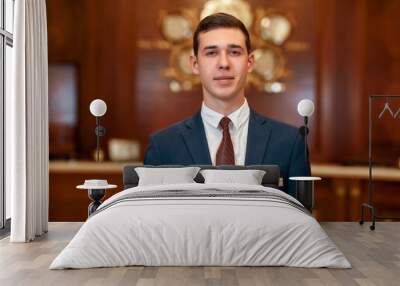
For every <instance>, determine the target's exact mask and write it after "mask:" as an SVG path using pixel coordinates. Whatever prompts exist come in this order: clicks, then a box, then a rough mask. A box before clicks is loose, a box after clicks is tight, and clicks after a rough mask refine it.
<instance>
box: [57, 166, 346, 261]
mask: <svg viewBox="0 0 400 286" xmlns="http://www.w3.org/2000/svg"><path fill="white" fill-rule="evenodd" d="M181 167H182V168H187V167H186V166H185V167H183V166H163V168H164V169H160V167H159V166H157V167H156V168H154V170H152V172H154V171H160V170H162V173H163V174H165V173H167V172H168V171H169V170H174V169H179V168H181ZM152 168H153V167H152V166H140V167H138V166H126V167H125V168H124V171H123V180H124V191H122V192H119V193H117V194H115V195H114V196H112V197H110V198H109V199H107V200H106V201H105V202H103V204H102V205H101V206H100V207H99V208H98V210H97V211H96V212H95V213H94V214H93V215H91V216H90V217H89V218H88V220H87V221H86V222H85V223H84V225H83V226H82V227H81V229H80V230H79V231H78V233H77V234H76V235H75V237H74V238H73V239H72V240H71V242H70V243H69V244H68V245H67V246H66V247H65V248H64V250H62V252H61V253H60V254H59V255H58V256H57V257H56V258H55V259H54V261H53V262H52V264H51V265H50V269H65V268H92V267H117V266H129V265H144V266H292V267H330V268H350V267H351V265H350V263H349V262H348V260H347V259H346V258H345V256H344V255H343V253H342V252H341V251H340V250H339V249H338V248H337V247H336V245H335V244H334V242H333V241H331V240H330V238H329V237H328V236H327V234H326V233H325V232H324V230H323V229H322V228H321V226H320V225H319V223H318V222H317V221H316V220H315V219H314V218H313V217H312V216H311V214H310V212H309V211H308V210H307V209H306V208H304V206H303V205H302V204H301V203H300V202H299V201H297V200H296V199H294V198H292V197H291V196H289V195H287V194H286V193H284V192H282V191H280V190H279V189H278V183H279V168H278V167H277V166H272V165H271V166H265V165H263V166H246V167H244V166H219V167H212V166H196V168H198V170H201V172H197V174H196V175H193V176H192V179H193V178H194V181H193V180H192V181H191V182H189V181H188V182H184V183H182V182H180V181H179V183H176V182H175V181H173V180H172V181H171V180H170V178H169V177H170V176H169V175H168V176H165V177H164V178H163V179H162V181H160V182H167V181H168V180H170V181H169V182H167V183H155V184H151V185H141V184H140V182H145V181H146V178H145V177H144V176H142V175H140V174H139V173H140V172H139V171H143V170H145V171H146V172H149V170H150V169H152ZM215 169H217V172H215V171H212V170H215ZM210 170H211V171H210ZM219 170H225V171H223V172H226V171H228V170H237V171H240V172H237V173H234V174H235V176H234V177H232V173H233V172H230V173H229V171H228V172H227V173H229V174H230V176H231V177H230V179H231V180H232V182H230V181H229V182H224V183H220V182H218V179H220V177H221V176H220V174H224V173H221V172H220V173H218V171H219ZM249 170H253V171H249ZM256 171H257V172H262V173H258V176H259V183H260V184H258V185H256V184H253V183H252V184H250V182H246V183H242V182H241V183H238V182H237V180H238V178H239V177H240V175H238V174H243V173H244V172H250V173H254V172H256ZM210 173H211V174H213V175H214V177H210V176H209V174H210ZM138 174H139V175H138ZM151 174H154V173H151ZM215 174H218V176H217V177H216V176H215ZM206 175H207V176H206ZM151 176H153V175H151ZM139 177H140V180H139ZM222 177H223V176H222ZM210 178H211V179H210ZM151 179H153V178H151ZM212 179H217V180H216V181H215V180H214V181H213V180H212Z"/></svg>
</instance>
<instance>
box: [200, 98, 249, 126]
mask: <svg viewBox="0 0 400 286" xmlns="http://www.w3.org/2000/svg"><path fill="white" fill-rule="evenodd" d="M249 115H250V108H249V104H248V103H247V100H246V98H245V99H244V102H243V104H242V105H241V106H240V107H239V108H238V109H236V110H235V111H234V112H232V113H231V114H229V115H228V117H229V119H230V120H231V121H232V124H233V127H234V128H236V129H237V128H239V127H240V126H242V124H243V123H245V122H246V121H247V120H248V119H249ZM201 117H202V118H203V120H204V121H205V122H207V123H208V124H210V125H211V126H212V127H214V128H218V126H219V122H220V121H221V119H222V118H223V117H224V115H223V114H221V113H218V112H216V111H215V110H212V109H211V108H209V107H208V106H207V105H205V103H204V101H203V104H202V106H201Z"/></svg>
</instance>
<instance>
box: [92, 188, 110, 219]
mask: <svg viewBox="0 0 400 286" xmlns="http://www.w3.org/2000/svg"><path fill="white" fill-rule="evenodd" d="M105 194H106V190H105V189H90V190H88V196H89V199H91V200H92V202H91V203H90V205H89V206H88V216H90V215H91V214H92V213H94V212H95V211H96V210H97V208H98V207H99V206H100V205H101V200H102V199H103V198H104V195H105Z"/></svg>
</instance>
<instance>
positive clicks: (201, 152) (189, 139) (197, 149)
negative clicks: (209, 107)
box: [182, 111, 212, 165]
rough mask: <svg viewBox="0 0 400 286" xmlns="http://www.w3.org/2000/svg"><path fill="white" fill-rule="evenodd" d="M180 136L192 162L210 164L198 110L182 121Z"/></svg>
mask: <svg viewBox="0 0 400 286" xmlns="http://www.w3.org/2000/svg"><path fill="white" fill-rule="evenodd" d="M182 136H183V138H184V140H185V143H186V147H187V149H188V150H189V153H190V155H191V156H192V158H193V161H194V164H199V165H212V162H211V158H210V152H209V150H208V143H207V138H206V133H205V131H204V125H203V120H202V118H201V113H200V111H199V112H197V113H196V114H195V115H193V117H192V118H190V119H189V120H187V121H186V122H185V123H184V130H183V132H182Z"/></svg>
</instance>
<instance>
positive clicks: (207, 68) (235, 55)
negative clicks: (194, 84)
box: [191, 28, 254, 100]
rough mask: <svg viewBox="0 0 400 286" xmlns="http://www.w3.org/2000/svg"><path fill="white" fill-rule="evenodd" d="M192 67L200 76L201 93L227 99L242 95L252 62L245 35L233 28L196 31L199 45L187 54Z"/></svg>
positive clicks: (252, 58)
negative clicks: (192, 52)
mask: <svg viewBox="0 0 400 286" xmlns="http://www.w3.org/2000/svg"><path fill="white" fill-rule="evenodd" d="M191 65H192V71H193V73H194V74H197V75H199V76H200V80H201V83H202V84H203V96H204V97H213V98H214V99H218V100H230V99H232V98H234V97H236V96H244V87H245V84H246V77H247V73H248V72H250V71H251V70H252V68H253V65H254V56H253V55H252V54H250V55H249V54H248V52H247V49H246V43H245V36H244V35H243V33H242V31H240V30H239V29H236V28H218V29H214V30H210V31H208V32H204V33H200V34H199V49H198V53H197V57H196V56H192V57H191Z"/></svg>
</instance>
